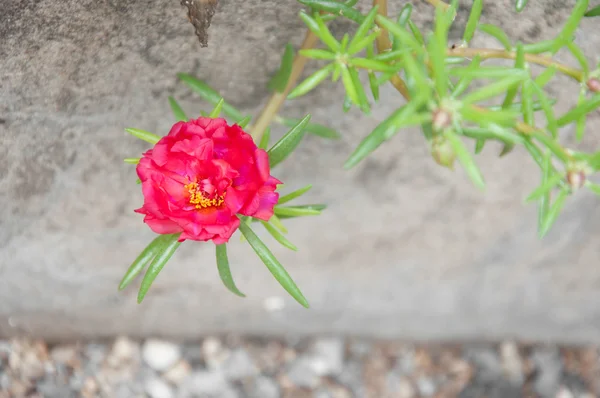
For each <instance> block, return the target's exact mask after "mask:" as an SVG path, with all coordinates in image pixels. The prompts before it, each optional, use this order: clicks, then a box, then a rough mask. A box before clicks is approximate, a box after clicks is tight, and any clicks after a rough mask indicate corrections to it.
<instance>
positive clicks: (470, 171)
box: [445, 132, 485, 189]
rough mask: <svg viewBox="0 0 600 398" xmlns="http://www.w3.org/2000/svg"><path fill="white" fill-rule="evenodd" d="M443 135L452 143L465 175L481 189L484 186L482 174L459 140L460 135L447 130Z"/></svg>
mask: <svg viewBox="0 0 600 398" xmlns="http://www.w3.org/2000/svg"><path fill="white" fill-rule="evenodd" d="M445 137H446V138H447V139H448V141H449V142H450V145H452V148H453V149H454V152H456V156H457V157H458V160H459V161H460V163H461V164H462V166H463V167H464V169H465V171H466V172H467V175H468V176H469V177H470V178H471V180H472V181H473V183H474V184H475V185H476V186H478V187H479V188H481V189H483V188H485V182H484V180H483V176H482V175H481V172H480V171H479V168H478V167H477V165H476V164H475V161H474V160H473V157H472V156H471V154H470V153H469V151H468V149H467V147H466V146H465V144H463V142H462V141H461V139H460V137H459V136H457V135H456V134H454V133H452V132H447V133H446V134H445Z"/></svg>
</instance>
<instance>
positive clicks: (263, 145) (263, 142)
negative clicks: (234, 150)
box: [258, 127, 271, 151]
mask: <svg viewBox="0 0 600 398" xmlns="http://www.w3.org/2000/svg"><path fill="white" fill-rule="evenodd" d="M270 138H271V128H270V127H267V128H266V129H265V132H264V133H263V135H262V137H260V142H259V143H258V147H259V148H260V149H264V150H265V151H266V150H267V147H268V146H269V139H270Z"/></svg>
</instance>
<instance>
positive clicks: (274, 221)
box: [269, 214, 288, 234]
mask: <svg viewBox="0 0 600 398" xmlns="http://www.w3.org/2000/svg"><path fill="white" fill-rule="evenodd" d="M269 223H270V224H271V225H273V226H274V227H275V228H277V229H278V230H280V231H281V233H284V234H287V233H288V230H287V229H286V228H285V226H284V225H283V223H282V222H281V220H280V219H279V217H277V216H276V215H275V214H273V215H272V216H271V218H270V219H269Z"/></svg>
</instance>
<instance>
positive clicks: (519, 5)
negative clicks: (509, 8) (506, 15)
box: [515, 0, 529, 12]
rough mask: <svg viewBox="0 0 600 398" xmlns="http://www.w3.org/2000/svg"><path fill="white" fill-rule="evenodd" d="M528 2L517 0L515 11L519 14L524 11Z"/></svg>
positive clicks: (527, 0) (526, 0)
mask: <svg viewBox="0 0 600 398" xmlns="http://www.w3.org/2000/svg"><path fill="white" fill-rule="evenodd" d="M528 2H529V0H515V10H516V11H517V12H521V11H523V10H524V9H525V6H526V5H527V3H528Z"/></svg>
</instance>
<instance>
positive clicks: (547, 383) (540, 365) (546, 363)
mask: <svg viewBox="0 0 600 398" xmlns="http://www.w3.org/2000/svg"><path fill="white" fill-rule="evenodd" d="M532 359H533V362H534V363H535V365H536V368H537V369H538V374H537V377H536V378H535V381H534V389H535V391H536V392H537V393H538V394H540V395H541V396H543V397H549V396H555V395H556V393H557V391H558V389H559V387H560V382H561V375H562V371H563V369H562V360H561V357H560V352H559V351H558V349H557V348H553V347H539V348H536V349H535V350H534V351H533V355H532Z"/></svg>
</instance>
